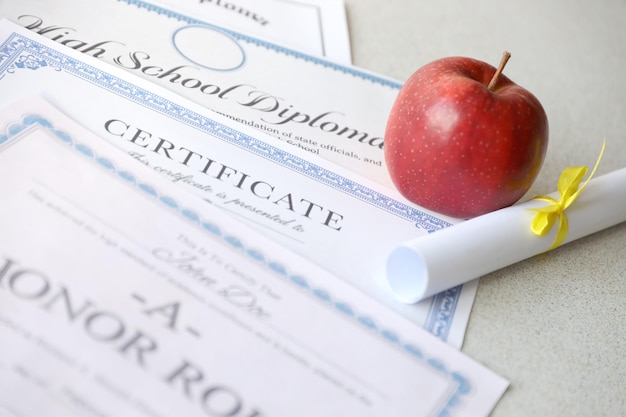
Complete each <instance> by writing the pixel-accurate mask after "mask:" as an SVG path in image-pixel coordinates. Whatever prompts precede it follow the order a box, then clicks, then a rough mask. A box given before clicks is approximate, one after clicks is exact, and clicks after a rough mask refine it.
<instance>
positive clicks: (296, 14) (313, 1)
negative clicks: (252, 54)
mask: <svg viewBox="0 0 626 417" xmlns="http://www.w3.org/2000/svg"><path fill="white" fill-rule="evenodd" d="M149 3H152V4H155V5H161V6H165V7H167V8H168V9H169V10H177V11H179V12H182V13H185V14H187V15H189V16H194V17H196V18H198V19H202V20H206V21H207V22H210V23H214V24H216V25H218V26H222V27H225V28H228V29H233V30H236V31H238V32H242V33H246V34H249V35H253V36H255V37H257V38H261V39H266V40H268V41H271V42H272V43H275V44H278V45H284V46H287V47H290V48H292V49H297V50H299V51H302V52H305V53H307V54H312V55H317V56H321V57H324V58H326V59H329V60H332V61H335V62H338V63H341V64H345V65H350V63H351V62H352V57H351V53H350V36H349V33H348V22H347V20H346V10H345V5H344V3H343V0H298V1H293V0H157V1H154V0H149Z"/></svg>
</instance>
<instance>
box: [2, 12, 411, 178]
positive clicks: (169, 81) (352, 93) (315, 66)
mask: <svg viewBox="0 0 626 417" xmlns="http://www.w3.org/2000/svg"><path fill="white" fill-rule="evenodd" d="M185 3H186V2H181V4H185ZM205 6H206V5H205ZM0 16H3V17H6V18H8V19H10V20H13V21H14V22H16V23H18V24H19V25H21V26H23V27H26V28H28V29H29V30H30V31H32V32H33V33H37V34H39V35H42V36H43V37H46V38H48V39H52V40H54V41H55V42H57V43H58V44H59V45H63V46H65V47H67V48H71V49H74V50H76V51H79V52H81V53H83V54H85V55H89V56H92V57H95V58H98V59H99V60H101V61H105V62H108V63H110V64H112V65H114V66H116V67H118V68H121V69H123V70H125V71H128V72H131V73H133V74H135V75H138V76H140V77H143V78H146V79H148V80H150V81H151V82H153V83H156V84H159V85H161V86H163V87H165V88H167V89H170V90H172V91H174V92H176V93H177V94H180V95H183V96H184V97H186V98H188V99H190V100H192V101H194V102H196V103H198V104H201V105H203V106H205V107H208V108H210V109H213V110H215V111H217V112H220V113H223V114H226V115H228V116H229V117H230V118H231V120H234V121H236V122H238V123H242V124H246V125H248V126H252V127H254V128H256V129H258V130H261V131H263V132H265V133H268V134H270V135H272V136H274V138H275V140H282V141H284V142H286V143H288V144H290V145H292V146H294V147H298V148H299V149H303V150H306V151H307V152H308V153H310V154H311V155H312V156H318V157H321V158H324V159H327V160H330V161H332V162H334V163H336V164H338V165H341V166H343V167H346V168H348V169H351V170H354V171H355V172H359V173H360V174H361V175H363V176H366V177H368V178H369V179H371V180H373V181H376V182H378V183H380V184H382V185H384V186H386V187H389V188H390V189H393V185H392V183H391V180H390V178H389V175H388V174H387V170H386V168H385V166H384V165H385V162H384V155H383V134H384V129H385V124H386V120H387V116H388V113H389V110H390V109H391V106H392V104H393V101H394V99H395V97H396V95H397V93H398V90H399V88H400V86H401V84H400V83H399V82H397V81H395V80H391V79H388V78H385V77H381V76H379V75H375V74H372V73H369V72H367V71H363V70H361V69H358V68H355V67H351V66H344V65H340V64H337V63H336V62H334V61H330V60H327V59H324V58H321V57H320V56H319V55H311V54H306V53H303V52H302V51H300V50H297V49H296V50H294V49H289V48H286V47H284V46H282V45H276V44H273V43H270V42H268V41H267V40H265V39H263V38H261V39H259V38H257V37H254V36H250V35H248V34H245V33H240V32H237V31H234V30H232V29H227V28H226V27H221V26H217V25H215V24H213V23H209V22H207V21H205V20H203V19H202V18H201V17H199V16H198V14H187V13H184V12H180V11H177V10H170V9H168V8H165V7H160V6H157V5H155V4H153V3H149V2H144V1H141V0H81V1H79V2H77V1H74V0H21V1H20V2H11V1H5V2H0Z"/></svg>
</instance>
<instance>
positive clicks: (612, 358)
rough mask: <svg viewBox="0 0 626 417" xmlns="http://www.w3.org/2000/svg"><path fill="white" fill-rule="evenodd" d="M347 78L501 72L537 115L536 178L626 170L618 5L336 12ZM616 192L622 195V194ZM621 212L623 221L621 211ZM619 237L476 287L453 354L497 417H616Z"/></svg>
mask: <svg viewBox="0 0 626 417" xmlns="http://www.w3.org/2000/svg"><path fill="white" fill-rule="evenodd" d="M345 3H346V13H347V18H348V24H349V30H350V38H351V47H352V58H353V63H354V65H356V66H358V67H361V68H365V69H367V70H371V71H374V72H376V73H378V74H383V75H386V76H389V77H392V78H395V79H397V80H398V81H404V80H406V79H407V78H408V77H409V76H410V75H411V74H412V73H413V72H414V71H415V70H416V69H417V68H419V67H420V66H422V65H424V64H425V63H427V62H429V61H432V60H434V59H437V58H441V57H444V56H452V55H462V56H469V57H473V58H477V59H480V60H483V61H487V62H490V63H492V64H493V65H494V66H495V65H497V64H498V62H499V60H500V57H501V54H502V52H503V51H504V50H508V51H510V52H511V53H512V58H511V60H510V61H509V63H508V64H507V68H506V70H505V74H506V75H508V76H509V77H510V78H511V79H513V80H514V81H515V82H516V83H518V84H520V85H522V86H523V87H525V88H527V89H529V90H530V91H532V92H533V93H534V94H535V95H536V96H537V97H538V98H539V100H540V101H541V102H542V104H543V105H544V108H545V109H546V112H547V114H548V119H549V124H550V144H549V147H548V153H547V156H546V160H545V163H544V166H543V168H542V170H541V172H540V174H539V177H538V178H537V180H536V182H535V184H534V185H533V187H532V188H531V190H530V191H529V192H528V194H527V196H526V197H524V199H528V198H530V197H532V196H535V195H539V194H547V193H551V192H554V191H556V183H557V180H558V176H559V174H560V172H561V170H562V169H563V168H565V167H566V166H572V165H590V166H593V164H594V163H595V160H596V157H597V155H598V152H599V150H600V147H601V144H602V140H603V139H606V141H607V151H606V153H605V155H604V158H603V160H602V162H601V165H600V167H599V168H598V172H597V173H596V175H601V174H603V173H607V172H610V171H612V170H615V169H619V168H622V167H625V166H626V1H625V0H598V1H590V0H588V1H581V0H512V1H496V0H473V1H468V0H449V1H441V2H434V1H431V2H429V1H422V0H386V1H380V0H345ZM624 192H626V190H624ZM624 210H626V207H625V208H624ZM625 271H626V223H622V224H621V225H618V226H615V227H612V228H610V229H607V230H604V231H601V232H599V233H596V234H594V235H591V236H588V237H585V238H582V239H580V240H577V241H575V242H572V243H570V244H567V245H565V246H562V247H560V248H558V249H556V250H554V251H552V252H550V253H548V254H545V255H541V256H537V257H534V258H531V259H528V260H526V261H523V262H520V263H518V264H515V265H512V266H510V267H507V268H505V269H502V270H499V271H497V272H494V273H491V274H489V275H487V276H484V277H482V278H481V279H480V284H479V287H478V293H477V296H476V300H475V303H474V307H473V310H472V314H471V317H470V321H469V326H468V329H467V334H466V337H465V342H464V345H463V347H462V350H463V352H465V353H466V354H467V355H469V356H471V357H472V358H474V359H476V360H477V361H479V362H481V363H483V364H484V365H486V366H487V367H489V368H490V369H492V370H493V371H495V372H497V373H498V374H500V375H502V376H503V377H505V378H507V379H508V380H509V381H510V382H511V385H510V387H509V389H508V390H507V392H506V393H505V394H504V396H503V397H502V399H501V400H500V402H499V403H498V405H497V406H496V408H495V409H494V411H493V413H492V416H493V417H518V416H519V417H522V416H523V417H529V416H568V417H573V416H590V417H591V416H593V417H600V416H626V281H625V279H626V272H625Z"/></svg>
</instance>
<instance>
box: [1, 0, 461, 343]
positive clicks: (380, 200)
mask: <svg viewBox="0 0 626 417" xmlns="http://www.w3.org/2000/svg"><path fill="white" fill-rule="evenodd" d="M119 1H122V0H119ZM124 1H126V0H124ZM43 67H50V68H53V69H54V70H57V71H61V70H63V71H65V72H67V73H69V74H72V75H74V76H76V77H78V78H81V79H83V80H85V81H87V82H90V83H92V84H95V85H98V86H101V87H102V88H104V89H105V90H108V91H110V92H112V93H114V94H116V95H118V96H121V97H124V98H126V99H127V100H129V101H132V102H135V103H137V104H139V105H141V106H144V107H148V108H150V109H152V110H154V111H156V112H159V113H161V114H163V115H166V116H167V117H170V118H172V119H175V120H178V121H180V122H182V123H184V124H187V125H188V126H192V127H194V128H196V129H198V130H200V131H203V132H205V133H207V134H209V135H212V136H214V137H216V138H219V139H222V140H225V141H227V142H229V143H232V144H234V145H236V146H239V147H240V148H242V149H245V150H247V151H249V152H251V153H253V154H255V155H257V156H260V157H263V158H266V159H268V160H271V161H273V162H275V163H278V164H280V165H282V166H284V167H286V168H288V169H291V170H292V171H295V172H298V173H300V174H302V175H305V176H307V177H309V178H311V179H313V180H315V181H318V182H320V183H323V184H325V185H327V186H330V187H333V188H335V189H337V190H339V191H341V192H343V193H345V194H347V195H350V196H352V197H354V198H356V199H358V200H361V201H363V202H365V203H367V204H370V205H373V206H375V207H378V208H380V209H382V210H385V211H387V212H388V213H392V214H394V215H396V216H399V217H401V218H404V219H407V220H409V221H411V222H413V223H414V224H415V226H416V227H418V228H422V229H424V230H426V231H427V232H429V233H432V232H436V231H437V230H441V229H443V228H446V227H448V226H450V223H448V222H446V221H444V220H441V219H439V218H437V217H434V216H431V215H429V214H427V213H424V212H422V211H420V210H417V209H415V208H413V207H410V206H408V205H406V204H403V203H401V202H399V201H396V200H393V199H391V198H389V197H387V196H385V195H383V194H380V193H378V192H376V191H374V190H371V189H369V188H367V187H364V186H362V185H361V184H359V183H356V182H354V181H351V180H349V179H347V178H344V177H342V176H340V175H338V174H336V173H334V172H332V171H329V170H326V169H323V168H321V167H319V166H317V165H315V164H313V163H311V162H308V161H306V160H304V159H301V158H298V157H296V156H294V155H291V154H289V153H287V152H285V151H282V150H280V149H277V148H275V147H273V146H271V145H270V144H268V143H265V142H263V141H259V140H257V139H255V138H253V137H251V136H247V135H244V134H242V133H240V132H238V131H237V130H234V129H232V128H230V127H228V126H224V125H221V124H219V123H217V122H215V121H214V120H211V119H209V118H208V117H206V116H203V115H200V114H198V113H195V112H192V111H190V110H188V109H186V108H184V107H182V106H180V105H177V104H176V103H173V102H171V101H169V100H166V99H164V98H162V97H160V96H158V95H155V94H154V93H151V92H150V91H148V90H144V89H142V88H139V87H137V86H135V85H133V84H131V83H129V82H127V81H125V80H123V79H120V78H117V77H114V76H111V75H110V74H107V73H105V72H103V71H101V70H99V69H97V68H94V67H92V66H90V65H88V64H85V63H84V62H82V61H79V60H76V59H74V58H71V57H69V56H67V55H65V54H63V53H61V52H58V51H56V50H54V49H51V48H49V47H47V46H45V45H42V44H40V43H38V42H35V41H33V40H31V39H29V38H26V37H24V36H22V35H20V34H16V33H13V34H11V35H10V36H9V37H8V39H7V40H6V41H5V42H4V43H3V44H2V45H1V46H0V80H2V79H3V78H5V76H6V75H7V74H13V73H15V71H17V70H37V69H39V68H43ZM460 294H461V291H455V290H448V291H446V292H445V293H444V295H445V297H447V298H454V299H458V297H460ZM456 305H457V303H456V302H454V303H445V304H439V305H437V304H431V309H430V313H429V314H430V315H431V316H432V317H437V318H438V319H437V320H436V321H433V322H432V323H429V324H428V326H427V327H426V329H427V330H428V331H430V332H432V333H438V334H439V335H440V337H442V336H441V335H447V334H448V331H449V329H450V328H451V326H452V321H453V318H454V312H455V308H456ZM441 307H445V308H446V309H445V310H438V308H441ZM444 313H445V314H444ZM443 340H447V339H445V338H444V339H443Z"/></svg>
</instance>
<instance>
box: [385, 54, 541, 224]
mask: <svg viewBox="0 0 626 417" xmlns="http://www.w3.org/2000/svg"><path fill="white" fill-rule="evenodd" d="M509 56H510V54H509V53H508V52H506V53H505V54H504V56H503V59H502V62H501V64H500V68H498V69H496V68H494V67H493V66H491V65H489V64H487V63H485V62H482V61H478V60H475V59H471V58H464V57H449V58H443V59H439V60H436V61H433V62H431V63H429V64H426V65H425V66H423V67H421V68H420V69H418V70H417V71H416V72H415V73H414V74H413V75H411V77H410V78H409V79H408V80H407V81H406V83H405V84H404V85H403V86H402V88H401V89H400V92H399V94H398V96H397V98H396V100H395V102H394V105H393V107H392V109H391V112H390V114H389V118H388V121H387V127H386V131H385V147H384V150H385V162H386V163H387V169H388V171H389V174H390V176H391V179H392V181H393V183H394V184H395V186H396V187H397V188H398V190H399V191H400V193H401V194H402V195H403V196H404V197H405V198H407V199H408V200H409V201H412V202H414V203H415V204H418V205H420V206H422V207H424V208H427V209H430V210H433V211H436V212H439V213H441V214H445V215H448V216H452V217H456V218H470V217H475V216H478V215H481V214H484V213H487V212H490V211H494V210H497V209H500V208H503V207H507V206H510V205H512V204H513V203H515V202H516V201H518V200H519V199H520V198H521V197H522V196H523V195H524V193H526V191H528V189H529V188H530V186H531V185H532V183H533V181H534V180H535V178H536V177H537V174H538V173H539V170H540V169H541V166H542V164H543V160H544V156H545V153H546V149H547V147H548V118H547V116H546V113H545V111H544V109H543V107H542V106H541V103H540V102H539V100H537V98H536V97H535V96H534V95H533V94H531V93H530V92H529V91H528V90H526V89H524V88H522V87H520V86H518V85H516V84H515V83H514V82H513V81H511V80H510V79H509V78H507V77H506V76H504V75H503V74H502V69H503V68H504V65H505V64H506V62H507V60H508V58H509Z"/></svg>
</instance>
